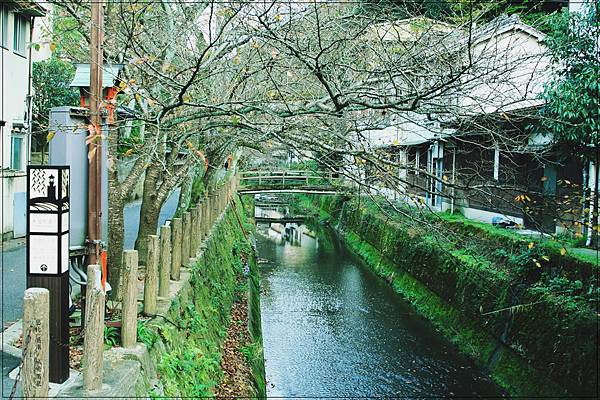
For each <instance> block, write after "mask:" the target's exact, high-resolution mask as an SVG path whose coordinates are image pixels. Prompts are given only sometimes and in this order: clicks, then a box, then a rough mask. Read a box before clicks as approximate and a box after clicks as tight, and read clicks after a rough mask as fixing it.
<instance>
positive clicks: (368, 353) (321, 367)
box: [257, 224, 505, 398]
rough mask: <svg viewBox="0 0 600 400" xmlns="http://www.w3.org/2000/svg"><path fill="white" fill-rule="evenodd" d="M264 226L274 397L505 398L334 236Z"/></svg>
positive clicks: (261, 247) (265, 311) (264, 304)
mask: <svg viewBox="0 0 600 400" xmlns="http://www.w3.org/2000/svg"><path fill="white" fill-rule="evenodd" d="M257 230H258V232H259V234H258V235H257V250H258V255H259V257H260V258H259V262H260V266H261V309H262V329H263V340H264V352H265V360H266V361H265V369H266V377H267V393H268V396H269V397H280V398H293V397H325V398H327V397H362V396H369V397H384V396H385V397H390V396H394V397H423V396H431V397H442V396H444V397H445V396H456V397H475V398H477V397H479V398H496V397H504V396H505V394H504V393H503V391H502V390H501V389H500V388H498V387H497V386H496V385H495V384H494V383H493V382H491V381H490V380H489V378H487V377H486V376H485V375H484V374H483V373H482V372H481V370H479V369H478V368H476V367H475V366H474V365H473V363H472V362H470V361H469V360H468V359H466V358H465V357H463V356H461V355H460V354H459V353H457V351H456V350H455V349H454V348H453V347H452V345H450V344H449V343H448V342H446V341H445V340H444V339H443V338H442V337H441V336H440V335H439V334H438V333H437V332H436V331H435V330H434V329H433V327H432V326H431V324H429V323H428V322H427V321H425V320H424V319H422V318H421V317H419V316H417V315H415V313H414V310H413V309H411V307H410V306H409V305H408V304H407V303H406V302H404V301H403V300H401V299H400V298H399V297H398V296H397V295H396V294H395V293H394V292H393V290H392V289H391V288H390V286H389V285H388V284H387V283H386V282H385V281H383V280H382V279H380V278H378V277H377V276H375V275H374V274H373V273H372V272H371V271H370V270H368V268H367V267H366V266H364V265H363V263H362V262H361V260H359V259H358V258H357V257H356V256H354V255H353V254H351V253H350V252H349V251H348V250H347V249H346V248H345V246H344V245H343V244H342V243H341V242H340V241H339V240H338V239H337V237H336V236H335V233H334V232H332V231H329V230H326V231H324V232H320V233H319V234H318V235H314V234H312V233H311V232H310V231H308V229H306V228H305V227H303V226H302V227H300V229H299V230H294V231H292V232H291V234H289V235H287V236H289V237H290V238H291V241H290V240H286V239H285V238H284V236H286V230H285V227H283V226H281V225H278V226H275V229H271V228H269V226H268V225H264V224H259V225H258V227H257ZM288 230H289V228H288ZM278 231H279V232H278Z"/></svg>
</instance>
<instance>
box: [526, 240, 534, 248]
mask: <svg viewBox="0 0 600 400" xmlns="http://www.w3.org/2000/svg"><path fill="white" fill-rule="evenodd" d="M533 246H535V244H534V243H533V242H529V244H528V245H527V248H528V249H533Z"/></svg>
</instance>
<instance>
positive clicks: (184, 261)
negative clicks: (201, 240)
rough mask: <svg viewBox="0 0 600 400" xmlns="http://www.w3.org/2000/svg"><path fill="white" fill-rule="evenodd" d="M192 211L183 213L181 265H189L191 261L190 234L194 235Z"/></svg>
mask: <svg viewBox="0 0 600 400" xmlns="http://www.w3.org/2000/svg"><path fill="white" fill-rule="evenodd" d="M191 230H192V221H191V216H190V212H189V211H186V212H184V213H183V238H182V240H181V266H182V267H187V265H188V264H189V262H190V236H191V235H192V232H191Z"/></svg>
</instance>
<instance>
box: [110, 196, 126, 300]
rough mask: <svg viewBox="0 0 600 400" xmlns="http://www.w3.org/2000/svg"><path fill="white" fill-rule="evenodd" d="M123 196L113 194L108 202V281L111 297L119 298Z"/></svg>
mask: <svg viewBox="0 0 600 400" xmlns="http://www.w3.org/2000/svg"><path fill="white" fill-rule="evenodd" d="M124 207H125V201H124V198H123V197H122V196H112V197H111V198H110V200H109V203H108V248H109V249H110V250H109V252H108V283H110V286H111V287H112V292H111V297H112V298H113V299H117V298H119V287H120V280H121V271H122V268H123V247H124V240H125V220H124V212H123V209H124Z"/></svg>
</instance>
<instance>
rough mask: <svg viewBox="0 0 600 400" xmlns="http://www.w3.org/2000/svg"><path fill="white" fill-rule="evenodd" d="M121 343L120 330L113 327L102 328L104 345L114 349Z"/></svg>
mask: <svg viewBox="0 0 600 400" xmlns="http://www.w3.org/2000/svg"><path fill="white" fill-rule="evenodd" d="M120 341H121V330H120V329H118V328H116V327H114V326H105V327H104V345H105V346H106V347H108V348H110V347H114V346H116V345H117V344H119V342H120Z"/></svg>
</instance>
